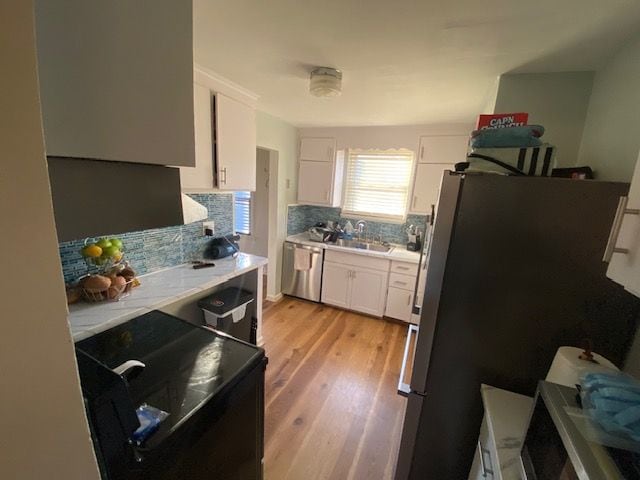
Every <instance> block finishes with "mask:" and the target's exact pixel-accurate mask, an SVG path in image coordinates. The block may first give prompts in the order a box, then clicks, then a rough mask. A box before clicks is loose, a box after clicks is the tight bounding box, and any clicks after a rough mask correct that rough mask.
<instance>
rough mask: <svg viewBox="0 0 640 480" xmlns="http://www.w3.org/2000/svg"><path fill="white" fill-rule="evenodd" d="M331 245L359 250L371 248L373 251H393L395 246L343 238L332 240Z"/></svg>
mask: <svg viewBox="0 0 640 480" xmlns="http://www.w3.org/2000/svg"><path fill="white" fill-rule="evenodd" d="M330 245H335V246H336V247H347V248H357V249H359V250H371V251H372V252H382V253H387V252H389V251H391V249H392V248H393V247H392V246H390V245H382V244H379V243H367V242H360V241H358V240H345V239H343V238H341V239H338V240H336V241H335V242H332V243H331V244H330Z"/></svg>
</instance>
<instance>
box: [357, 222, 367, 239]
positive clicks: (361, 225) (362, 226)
mask: <svg viewBox="0 0 640 480" xmlns="http://www.w3.org/2000/svg"><path fill="white" fill-rule="evenodd" d="M366 229H367V222H365V221H364V220H358V221H357V222H356V238H357V239H358V240H360V241H362V237H363V236H364V239H365V242H366V240H367V237H366V235H364V233H365V230H366Z"/></svg>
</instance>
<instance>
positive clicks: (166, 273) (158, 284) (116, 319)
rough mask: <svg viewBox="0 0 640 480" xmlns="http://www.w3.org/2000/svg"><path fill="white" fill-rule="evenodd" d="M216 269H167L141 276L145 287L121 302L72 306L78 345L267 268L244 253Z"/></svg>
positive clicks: (71, 323) (263, 260) (219, 262)
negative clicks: (238, 277)
mask: <svg viewBox="0 0 640 480" xmlns="http://www.w3.org/2000/svg"><path fill="white" fill-rule="evenodd" d="M214 263H215V264H216V266H215V267H212V268H204V269H200V270H195V269H193V268H192V265H191V264H182V265H177V266H175V267H170V268H165V269H162V270H158V271H155V272H152V273H148V274H145V275H141V276H140V283H141V285H140V286H139V287H137V288H135V289H133V290H132V292H131V295H129V296H128V297H125V298H123V299H121V300H120V301H116V302H114V301H111V302H110V301H107V302H100V303H78V304H74V305H70V306H69V315H68V322H69V327H70V329H71V335H72V338H73V341H74V342H78V341H80V340H84V339H86V338H89V337H91V336H93V335H96V334H98V333H100V332H103V331H105V330H108V329H109V328H112V327H115V326H117V325H120V324H122V323H124V322H126V321H128V320H131V319H132V318H135V317H138V316H140V315H144V314H145V313H148V312H150V311H152V310H157V309H160V308H163V307H165V306H167V305H171V304H172V303H175V302H177V301H179V300H182V299H184V298H188V297H190V296H192V295H195V294H197V293H198V292H201V291H203V290H208V289H210V288H213V287H215V286H217V285H220V284H222V283H225V282H227V281H229V280H231V279H232V278H235V277H237V276H239V275H243V274H245V273H247V272H250V271H251V270H255V269H257V268H259V267H262V266H264V265H267V263H268V260H267V259H266V258H264V257H259V256H256V255H250V254H246V253H240V255H239V256H238V257H237V258H236V259H233V258H232V257H227V258H223V259H218V260H214Z"/></svg>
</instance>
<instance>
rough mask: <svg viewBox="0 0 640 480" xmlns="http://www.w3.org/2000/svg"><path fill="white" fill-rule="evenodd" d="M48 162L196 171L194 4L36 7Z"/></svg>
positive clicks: (77, 2)
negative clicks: (109, 163) (92, 162)
mask: <svg viewBox="0 0 640 480" xmlns="http://www.w3.org/2000/svg"><path fill="white" fill-rule="evenodd" d="M35 17H36V37H37V42H38V43H37V51H38V75H39V81H40V82H39V83H40V99H41V103H42V119H43V127H44V134H45V140H46V151H47V155H50V156H61V157H75V158H95V159H101V160H114V161H125V162H135V163H149V164H159V165H176V166H189V167H193V166H194V165H195V155H194V142H193V34H192V28H193V27H192V25H193V15H192V2H176V1H172V0H158V1H133V2H112V1H105V2H87V1H86V0H67V1H66V2H65V3H64V6H62V5H61V4H58V3H56V2H48V1H39V2H35Z"/></svg>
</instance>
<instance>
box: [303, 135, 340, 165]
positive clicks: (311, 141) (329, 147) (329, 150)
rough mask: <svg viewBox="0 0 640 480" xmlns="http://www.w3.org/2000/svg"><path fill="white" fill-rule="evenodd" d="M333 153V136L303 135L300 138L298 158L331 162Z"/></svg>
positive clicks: (334, 140) (334, 144) (334, 149)
mask: <svg viewBox="0 0 640 480" xmlns="http://www.w3.org/2000/svg"><path fill="white" fill-rule="evenodd" d="M335 153H336V139H335V138H312V137H303V138H301V139H300V160H311V161H314V162H333V158H334V155H335Z"/></svg>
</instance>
